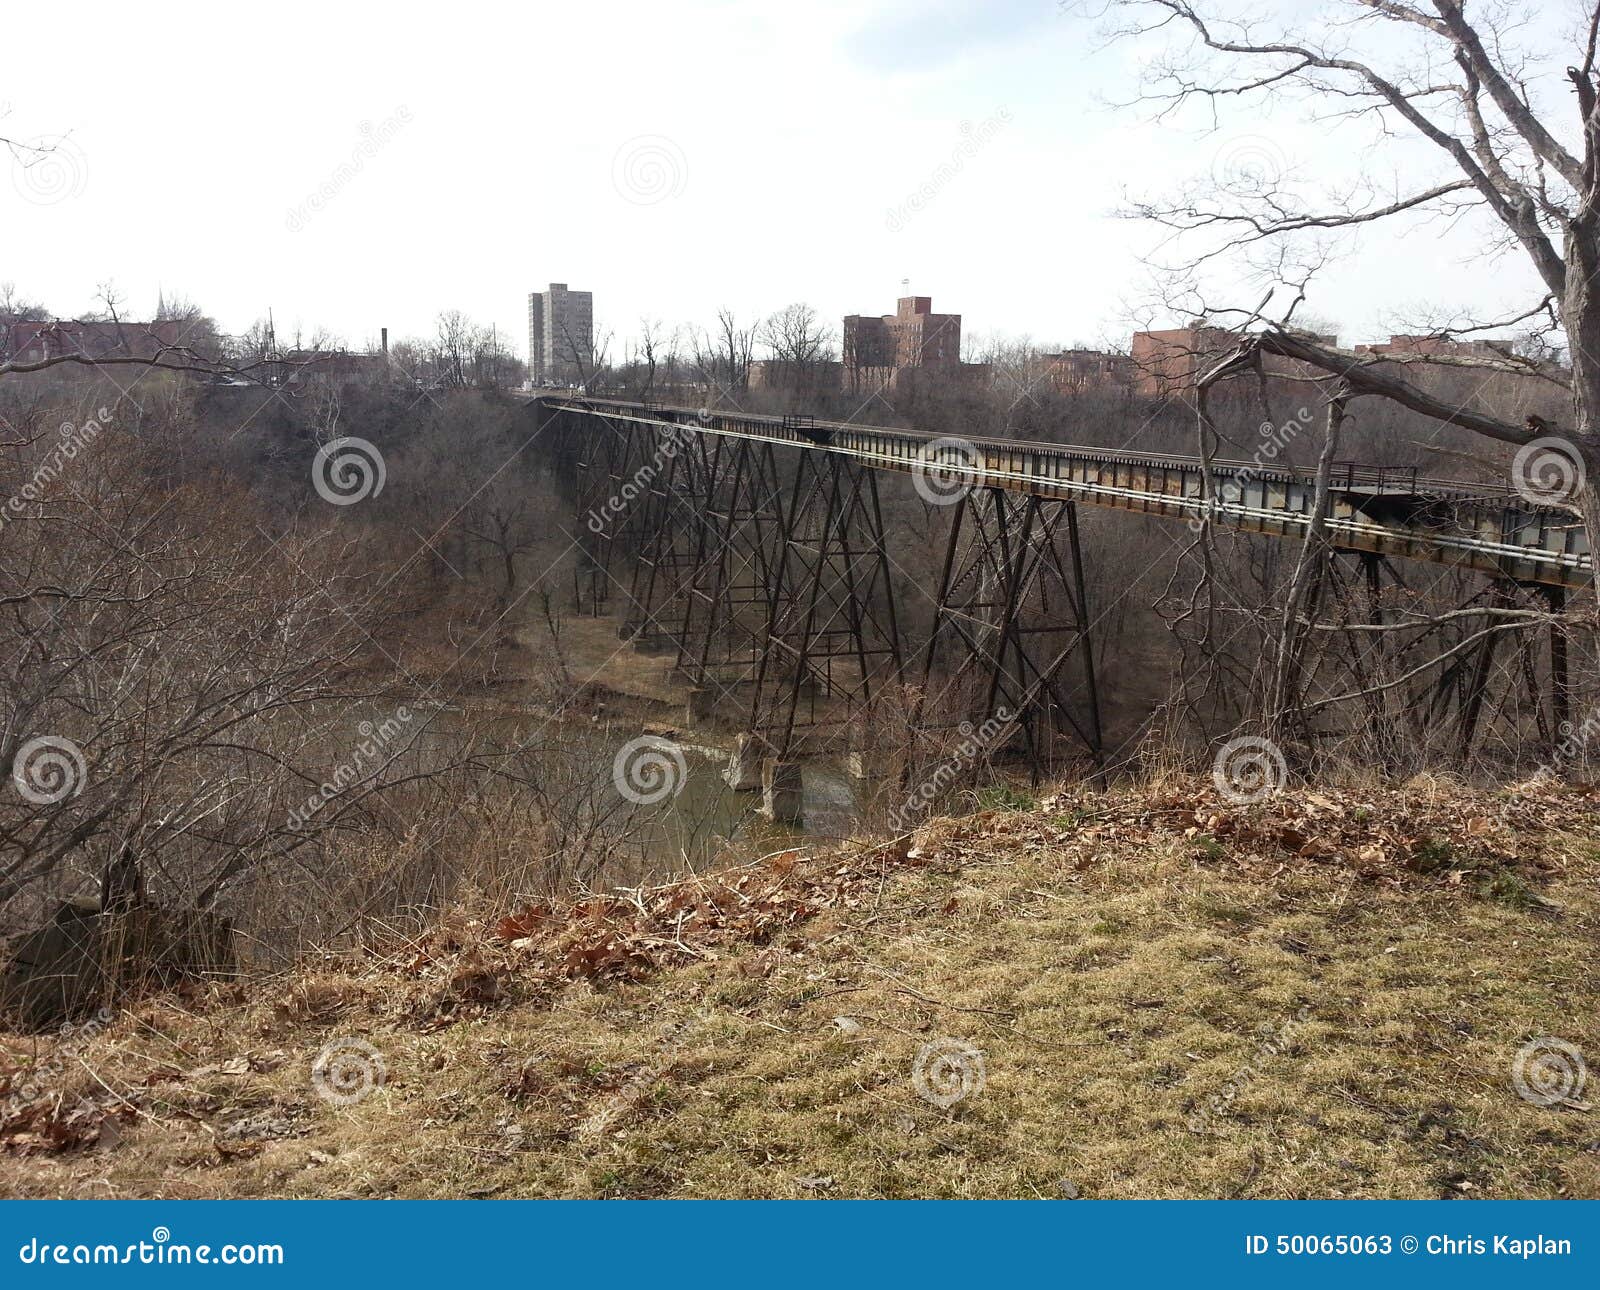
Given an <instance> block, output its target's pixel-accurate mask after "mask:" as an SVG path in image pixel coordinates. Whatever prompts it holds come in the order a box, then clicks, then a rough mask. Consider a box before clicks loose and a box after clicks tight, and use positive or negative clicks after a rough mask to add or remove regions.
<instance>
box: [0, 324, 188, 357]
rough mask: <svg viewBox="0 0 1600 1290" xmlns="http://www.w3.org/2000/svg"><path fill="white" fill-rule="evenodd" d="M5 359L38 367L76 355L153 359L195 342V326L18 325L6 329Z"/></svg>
mask: <svg viewBox="0 0 1600 1290" xmlns="http://www.w3.org/2000/svg"><path fill="white" fill-rule="evenodd" d="M5 330H6V336H5V355H4V357H6V358H7V359H9V360H10V361H12V362H17V363H38V362H42V361H44V360H45V359H49V358H59V357H62V356H64V355H69V354H75V355H79V356H81V357H83V358H153V357H154V356H155V355H156V354H157V353H158V352H159V351H160V350H161V349H162V348H163V347H170V346H174V345H182V344H184V343H186V341H188V340H191V339H192V337H191V336H190V334H189V333H191V332H192V331H193V330H194V328H193V326H192V325H191V324H190V323H188V322H185V321H183V320H180V319H167V320H165V321H162V322H70V321H69V322H17V323H12V324H11V325H10V326H9V327H7V328H6V329H5Z"/></svg>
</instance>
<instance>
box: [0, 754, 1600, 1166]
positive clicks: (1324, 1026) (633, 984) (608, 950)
mask: <svg viewBox="0 0 1600 1290" xmlns="http://www.w3.org/2000/svg"><path fill="white" fill-rule="evenodd" d="M1597 857H1600V803H1597V800H1596V797H1595V795H1594V794H1590V793H1581V792H1560V791H1556V790H1546V789H1525V790H1521V791H1511V790H1507V791H1503V792H1498V793H1485V792H1482V791H1479V790H1473V791H1467V790H1460V789H1457V788H1455V787H1453V786H1451V785H1448V784H1438V783H1416V784H1412V785H1409V786H1407V787H1405V788H1403V789H1378V788H1367V789H1343V790H1334V789H1326V790H1300V791H1298V792H1296V793H1286V794H1284V795H1282V796H1281V797H1280V798H1277V799H1274V800H1273V801H1270V802H1268V803H1265V804H1262V805H1260V806H1254V807H1247V808H1240V807H1233V806H1228V805H1226V804H1224V803H1221V802H1219V801H1218V800H1217V799H1216V798H1215V796H1214V795H1213V793H1212V791H1211V789H1210V788H1209V786H1208V785H1207V784H1205V783H1197V782H1191V781H1173V782H1169V783H1166V784H1162V785H1155V786H1145V787H1141V788H1138V789H1131V788H1130V789H1119V790H1116V791H1113V792H1108V793H1096V792H1090V791H1088V790H1081V789H1074V790H1072V791H1070V792H1067V793H1062V794H1057V795H1054V796H1052V797H1048V798H1046V799H1045V800H1042V801H1040V802H1038V803H1037V804H1035V805H1033V806H1032V807H1031V808H1030V809H1027V810H1021V811H1011V812H984V813H981V814H979V815H977V816H973V817H969V818H965V819H960V820H951V819H941V820H934V821H930V822H929V823H928V824H927V825H925V826H924V827H923V828H921V829H919V830H918V832H917V833H916V834H915V835H914V837H910V838H906V839H903V840H901V841H899V842H898V843H894V844H889V845H878V846H871V845H865V844H861V845H856V846H851V847H844V848H838V849H830V850H819V851H816V852H810V853H808V852H806V851H804V850H797V849H790V850H786V851H784V852H782V853H780V854H778V855H775V856H770V857H767V858H766V859H765V860H763V861H761V862H759V863H755V864H751V865H745V866H741V867H738V868H735V869H731V870H726V871H723V872H721V873H718V874H716V875H710V876H704V877H701V878H698V879H694V880H692V881H689V882H683V883H678V884H673V885H671V886H668V887H664V888H647V889H642V890H640V891H636V892H631V893H614V894H612V895H609V896H606V897H603V898H596V897H590V898H587V899H583V900H578V901H575V902H572V903H570V904H565V905H561V906H559V907H556V906H551V907H543V906H541V907H534V908H524V909H517V910H496V911H484V910H474V911H463V912H462V913H460V914H458V915H456V916H455V917H453V918H451V919H449V920H447V921H446V923H445V924H444V926H443V927H441V928H440V929H439V930H438V931H437V932H436V933H434V934H432V935H430V936H429V937H426V938H423V939H421V940H418V941H411V942H407V943H405V944H397V945H395V946H393V947H391V949H390V951H389V952H388V953H386V954H384V955H381V956H379V957H374V958H370V959H365V960H360V961H355V960H350V961H341V962H331V961H329V962H320V963H315V964H308V965H307V966H306V967H305V968H304V969H302V970H300V971H297V972H295V973H292V974H289V975H286V976H283V977H281V978H276V979H273V980H272V981H270V982H264V981H255V982H251V983H249V984H248V985H226V984H225V985H219V986H216V987H214V988H210V989H207V990H204V991H196V992H193V993H191V994H190V995H188V996H185V997H181V998H180V997H163V998H154V999H149V1000H146V1001H144V1002H142V1003H140V1004H139V1005H137V1006H136V1007H135V1008H134V1009H133V1010H132V1011H131V1013H129V1014H127V1015H125V1016H123V1017H120V1018H118V1019H116V1020H115V1021H113V1022H112V1023H110V1025H109V1026H107V1027H105V1028H104V1029H103V1030H98V1031H95V1032H93V1033H90V1034H88V1035H87V1036H86V1037H83V1038H81V1039H79V1040H76V1041H74V1040H72V1039H68V1040H67V1041H62V1042H64V1043H65V1044H66V1046H67V1048H68V1050H69V1051H68V1060H65V1061H61V1062H56V1063H54V1064H53V1065H49V1066H47V1067H46V1069H49V1070H53V1071H55V1072H56V1073H55V1074H53V1075H51V1076H50V1077H49V1078H50V1083H49V1088H48V1099H49V1100H48V1102H47V1103H40V1102H35V1103H31V1104H30V1105H32V1106H34V1107H35V1110H33V1111H32V1112H30V1113H28V1114H27V1115H25V1116H24V1117H23V1118H20V1119H19V1118H18V1117H17V1116H16V1115H15V1114H13V1115H12V1116H11V1117H10V1118H8V1119H7V1120H6V1121H5V1128H4V1131H3V1132H0V1148H3V1149H4V1150H6V1151H7V1152H8V1153H9V1154H10V1155H11V1157H12V1159H10V1160H9V1161H8V1163H7V1166H6V1168H7V1172H8V1175H9V1176H10V1178H11V1179H12V1180H13V1182H12V1185H13V1189H14V1190H16V1191H17V1192H18V1193H20V1194H26V1195H58V1194H59V1195H83V1196H107V1195H115V1196H132V1195H139V1196H173V1197H183V1196H213V1195H251V1196H254V1195H290V1196H422V1195H449V1196H528V1195H570V1196H774V1195H776V1196H784V1195H794V1196H1045V1197H1072V1196H1083V1197H1099V1196H1457V1197H1468V1196H1589V1197H1593V1196H1597V1195H1600V1168H1597V1162H1600V1144H1597V1141H1596V1139H1597V1137H1600V1132H1597V1129H1596V1122H1595V1119H1594V1113H1593V1109H1592V1105H1591V1102H1590V1101H1589V1095H1590V1094H1591V1093H1592V1091H1593V1090H1592V1088H1591V1087H1590V1084H1589V1081H1588V1079H1587V1073H1586V1070H1585V1068H1584V1066H1583V1064H1582V1063H1583V1054H1584V1053H1585V1052H1592V1051H1593V1050H1594V1048H1595V1045H1596V1036H1595V1032H1594V1028H1593V1018H1594V1016H1595V1015H1597V1006H1600V973H1597V972H1596V970H1595V969H1596V966H1597V965H1596V960H1595V945H1596V939H1595V937H1596V932H1597V930H1600V894H1597V893H1600V884H1597V879H1600V859H1597ZM27 1043H31V1044H32V1046H31V1047H30V1046H25V1041H22V1040H20V1039H16V1040H7V1041H6V1044H5V1049H4V1051H5V1052H6V1053H7V1054H8V1058H7V1060H8V1062H9V1064H10V1068H11V1080H12V1084H13V1086H14V1087H15V1086H16V1085H17V1083H18V1081H19V1080H25V1079H27V1078H28V1074H27V1072H28V1069H29V1066H28V1065H27V1063H29V1062H31V1063H33V1064H34V1065H33V1069H38V1068H39V1063H49V1062H50V1059H51V1055H52V1050H53V1049H54V1048H55V1047H57V1046H59V1045H58V1044H50V1043H47V1044H45V1045H44V1046H43V1047H42V1048H41V1047H40V1046H39V1045H38V1044H37V1042H36V1041H27ZM39 1106H46V1109H45V1110H38V1109H37V1108H38V1107H39Z"/></svg>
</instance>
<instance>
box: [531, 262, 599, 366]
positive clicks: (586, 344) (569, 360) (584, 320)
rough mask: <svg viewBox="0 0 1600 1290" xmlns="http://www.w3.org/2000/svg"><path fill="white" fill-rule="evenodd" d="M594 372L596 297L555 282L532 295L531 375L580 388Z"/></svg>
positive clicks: (563, 283)
mask: <svg viewBox="0 0 1600 1290" xmlns="http://www.w3.org/2000/svg"><path fill="white" fill-rule="evenodd" d="M593 373H594V294H593V293H592V292H588V291H568V290H567V284H566V283H565V282H552V283H551V284H550V289H549V290H548V291H534V292H531V293H530V294H529V296H528V375H529V376H531V377H532V378H533V381H534V384H536V385H537V384H540V383H542V382H548V381H554V382H555V383H556V384H558V385H579V384H582V383H583V382H584V381H586V380H587V379H588V378H589V377H590V376H591V375H593Z"/></svg>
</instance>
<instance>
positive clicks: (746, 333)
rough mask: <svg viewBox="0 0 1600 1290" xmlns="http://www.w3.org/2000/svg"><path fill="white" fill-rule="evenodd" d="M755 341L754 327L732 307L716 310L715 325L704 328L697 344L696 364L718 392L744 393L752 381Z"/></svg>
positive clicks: (697, 369) (700, 374) (700, 372)
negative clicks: (742, 318)
mask: <svg viewBox="0 0 1600 1290" xmlns="http://www.w3.org/2000/svg"><path fill="white" fill-rule="evenodd" d="M755 344H756V329H755V328H754V327H752V326H742V325H741V324H740V323H739V320H738V318H737V317H736V316H735V314H734V312H733V310H731V309H726V308H724V309H719V310H717V325H716V328H715V329H714V330H713V331H708V332H702V333H701V335H700V339H699V341H697V342H696V344H695V353H694V364H695V368H696V372H697V375H698V377H699V379H700V380H701V381H703V382H705V383H706V384H707V385H709V386H711V388H712V389H713V391H716V392H721V393H725V394H740V393H743V392H744V391H745V390H746V389H748V388H749V385H750V363H751V360H752V358H753V357H754V354H755Z"/></svg>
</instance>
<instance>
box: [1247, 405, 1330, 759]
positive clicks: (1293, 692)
mask: <svg viewBox="0 0 1600 1290" xmlns="http://www.w3.org/2000/svg"><path fill="white" fill-rule="evenodd" d="M1345 398H1346V393H1345V391H1343V390H1340V391H1337V392H1336V393H1335V394H1334V395H1333V396H1332V397H1331V398H1330V399H1329V400H1328V419H1327V423H1326V424H1327V432H1326V437H1325V438H1324V440H1323V444H1322V452H1321V455H1320V456H1318V458H1317V479H1316V489H1315V493H1314V495H1313V498H1312V503H1311V517H1310V522H1309V523H1308V524H1307V526H1306V539H1305V541H1304V542H1302V543H1301V544H1300V558H1299V560H1298V561H1296V563H1295V568H1294V573H1293V574H1292V575H1291V576H1290V578H1289V588H1288V594H1287V596H1286V597H1285V598H1284V605H1283V622H1282V623H1281V624H1280V626H1279V629H1278V646H1277V651H1276V657H1275V658H1274V660H1273V672H1272V681H1271V687H1270V689H1269V690H1268V692H1267V713H1266V716H1267V723H1268V728H1269V730H1271V731H1272V733H1273V736H1274V737H1275V738H1276V739H1278V741H1279V742H1280V743H1284V744H1293V743H1294V742H1296V740H1297V739H1298V740H1301V741H1303V742H1306V743H1307V744H1308V745H1309V732H1308V731H1307V729H1306V726H1305V715H1304V713H1302V712H1301V711H1300V699H1301V679H1302V678H1301V675H1300V673H1301V669H1302V667H1303V664H1304V659H1305V646H1306V637H1307V635H1308V633H1309V626H1310V625H1309V623H1308V622H1307V618H1308V617H1309V615H1310V613H1311V612H1312V606H1313V604H1314V601H1315V598H1316V592H1317V591H1318V589H1319V588H1320V586H1321V583H1322V577H1323V573H1324V571H1325V570H1326V568H1327V563H1328V557H1329V556H1330V555H1331V553H1332V551H1331V548H1330V546H1329V543H1328V510H1329V506H1330V503H1331V500H1332V490H1331V488H1330V487H1329V481H1330V479H1331V477H1332V474H1333V463H1334V459H1335V458H1336V457H1337V456H1338V454H1339V430H1340V427H1341V426H1342V424H1343V422H1344V410H1345Z"/></svg>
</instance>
